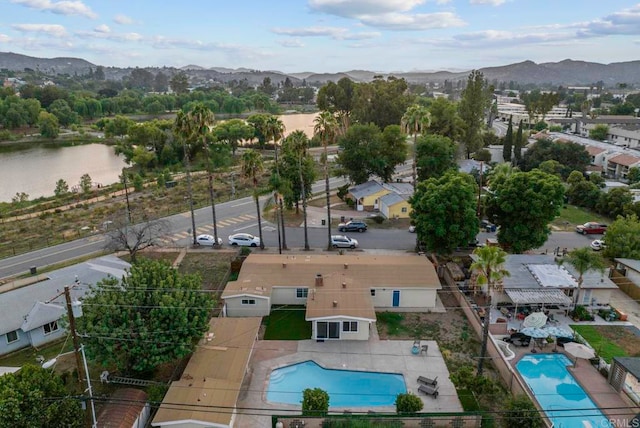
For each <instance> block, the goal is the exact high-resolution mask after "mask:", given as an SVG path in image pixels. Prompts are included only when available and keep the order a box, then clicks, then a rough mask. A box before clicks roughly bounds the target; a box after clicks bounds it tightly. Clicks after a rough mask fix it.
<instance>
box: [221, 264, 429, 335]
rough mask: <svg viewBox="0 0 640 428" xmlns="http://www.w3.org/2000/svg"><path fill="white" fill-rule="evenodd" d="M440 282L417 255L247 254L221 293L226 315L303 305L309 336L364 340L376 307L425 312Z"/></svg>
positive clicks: (374, 318)
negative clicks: (238, 270)
mask: <svg viewBox="0 0 640 428" xmlns="http://www.w3.org/2000/svg"><path fill="white" fill-rule="evenodd" d="M439 289H441V286H440V281H439V279H438V276H437V274H436V271H435V269H434V267H433V265H432V264H431V262H430V261H429V260H428V259H427V258H426V257H424V256H419V255H403V256H390V255H364V254H362V255H351V254H349V255H333V254H332V255H279V254H251V255H250V256H249V257H247V259H246V260H245V261H244V263H243V265H242V268H241V270H240V274H239V276H238V279H237V280H236V281H230V282H229V283H227V287H226V288H225V290H224V292H223V293H222V299H223V300H224V309H223V311H224V314H225V315H226V316H228V317H246V316H260V317H262V316H266V315H269V313H270V311H271V308H272V307H273V306H279V305H304V306H306V315H305V318H306V320H307V321H310V322H311V323H312V337H311V338H312V339H315V340H325V339H341V340H368V339H369V332H370V329H371V328H375V321H376V316H375V312H376V310H385V311H394V310H397V311H401V310H411V311H417V312H419V311H429V310H432V309H434V308H435V307H436V300H437V297H436V294H437V290H439Z"/></svg>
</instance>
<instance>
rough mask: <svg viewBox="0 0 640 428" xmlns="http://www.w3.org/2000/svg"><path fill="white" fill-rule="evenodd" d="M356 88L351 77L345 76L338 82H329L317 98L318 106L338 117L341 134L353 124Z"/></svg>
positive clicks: (321, 89)
mask: <svg viewBox="0 0 640 428" xmlns="http://www.w3.org/2000/svg"><path fill="white" fill-rule="evenodd" d="M355 88H356V84H355V83H354V82H353V81H352V80H351V79H349V78H348V77H343V78H341V79H340V80H338V82H337V83H333V82H329V83H327V84H326V85H324V86H323V87H322V88H320V90H319V91H318V96H317V99H316V104H317V106H318V108H319V109H320V110H321V111H328V112H330V113H331V114H333V115H334V116H335V117H336V120H337V121H338V123H339V124H340V131H341V132H340V133H341V134H344V133H345V132H346V131H347V128H349V126H350V125H351V113H352V111H353V103H354V101H355V91H356V89H355Z"/></svg>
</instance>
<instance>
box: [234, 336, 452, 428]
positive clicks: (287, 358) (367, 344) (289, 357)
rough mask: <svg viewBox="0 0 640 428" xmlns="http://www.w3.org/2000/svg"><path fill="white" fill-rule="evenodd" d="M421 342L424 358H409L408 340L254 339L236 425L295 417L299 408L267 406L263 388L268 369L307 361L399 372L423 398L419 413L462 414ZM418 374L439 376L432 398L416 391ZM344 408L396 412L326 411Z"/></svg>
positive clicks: (433, 351)
mask: <svg viewBox="0 0 640 428" xmlns="http://www.w3.org/2000/svg"><path fill="white" fill-rule="evenodd" d="M421 344H422V345H428V346H429V348H428V351H427V354H426V355H425V354H418V355H414V354H412V353H411V348H412V346H413V341H409V340H369V341H346V340H340V341H326V342H316V341H314V340H302V341H279V340H269V341H257V342H256V343H255V345H254V347H253V355H252V357H251V361H250V362H249V367H250V373H248V374H247V376H246V377H245V382H244V384H243V387H242V390H241V392H240V397H239V400H238V403H237V407H238V409H239V410H238V415H237V419H236V426H251V427H271V415H272V414H280V415H283V414H289V413H291V414H300V411H301V406H293V405H288V404H281V403H270V402H267V401H266V390H267V387H268V383H269V376H270V374H271V371H272V370H273V369H277V368H279V367H283V366H288V365H291V364H295V363H299V362H302V361H308V360H313V361H315V362H316V363H318V364H319V365H321V366H322V367H325V368H328V369H344V370H360V371H374V372H386V373H400V374H402V375H403V376H404V379H405V383H406V387H407V392H412V393H415V394H416V395H418V396H419V397H420V398H421V399H422V402H423V403H424V408H423V409H422V411H423V412H461V411H462V410H463V409H462V405H461V404H460V401H459V400H458V395H457V394H456V390H455V387H454V385H453V383H452V382H451V381H450V380H449V371H448V369H447V366H446V364H445V362H444V359H443V357H442V354H441V352H440V349H439V348H438V345H437V343H436V342H435V341H429V340H423V341H421ZM418 376H425V377H429V378H432V379H433V378H434V377H436V376H437V377H438V386H439V389H438V392H439V395H438V397H437V398H433V397H431V396H426V395H424V394H419V393H418V383H417V378H418ZM310 387H312V385H310ZM329 399H331V397H329ZM258 409H260V410H258ZM347 410H348V411H351V412H353V413H358V412H363V413H366V412H367V411H369V410H374V411H378V412H380V413H395V406H378V407H375V408H371V407H367V408H357V407H348V408H347V407H339V408H333V407H330V412H331V413H333V412H335V413H342V412H344V411H347Z"/></svg>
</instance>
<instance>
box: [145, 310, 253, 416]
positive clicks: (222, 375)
mask: <svg viewBox="0 0 640 428" xmlns="http://www.w3.org/2000/svg"><path fill="white" fill-rule="evenodd" d="M261 322H262V318H213V319H212V320H211V321H210V322H209V331H208V333H206V334H205V335H204V337H203V339H202V340H200V342H199V343H198V345H197V347H196V350H195V351H194V353H193V355H192V356H191V359H189V363H188V364H187V367H185V369H184V372H183V373H182V377H181V378H180V379H179V380H177V381H174V382H172V383H171V386H170V387H169V390H168V391H167V394H166V395H165V396H164V399H163V401H162V404H161V405H160V408H159V409H158V412H157V413H156V415H155V417H154V418H153V421H152V422H151V425H152V426H154V427H172V428H197V427H207V428H209V427H218V428H222V427H232V426H234V421H235V418H236V402H237V401H238V395H239V394H240V387H241V386H242V381H243V379H244V376H245V374H246V372H247V370H248V364H249V359H250V358H251V352H252V350H253V344H254V342H255V341H256V340H257V338H258V330H259V329H260V323H261Z"/></svg>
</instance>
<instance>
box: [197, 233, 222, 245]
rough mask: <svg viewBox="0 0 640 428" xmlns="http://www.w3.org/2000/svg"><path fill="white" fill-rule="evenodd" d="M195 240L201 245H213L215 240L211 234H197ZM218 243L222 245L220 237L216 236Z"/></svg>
mask: <svg viewBox="0 0 640 428" xmlns="http://www.w3.org/2000/svg"><path fill="white" fill-rule="evenodd" d="M196 242H197V243H198V245H202V246H203V247H213V246H214V244H215V242H216V240H215V238H214V237H213V235H198V236H197V237H196ZM218 245H222V238H220V237H218Z"/></svg>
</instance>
